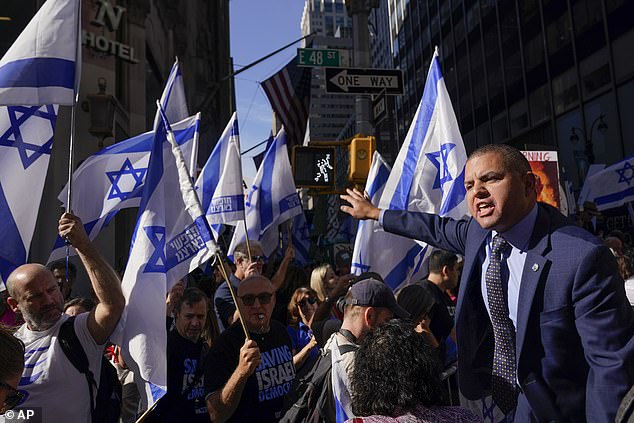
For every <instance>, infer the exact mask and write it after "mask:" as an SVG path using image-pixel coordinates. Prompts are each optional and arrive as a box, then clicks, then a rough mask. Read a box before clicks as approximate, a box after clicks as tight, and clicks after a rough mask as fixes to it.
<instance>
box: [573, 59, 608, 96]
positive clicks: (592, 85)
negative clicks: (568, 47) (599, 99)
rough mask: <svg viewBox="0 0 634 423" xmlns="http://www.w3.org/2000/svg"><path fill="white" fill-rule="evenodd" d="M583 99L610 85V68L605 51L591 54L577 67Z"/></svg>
mask: <svg viewBox="0 0 634 423" xmlns="http://www.w3.org/2000/svg"><path fill="white" fill-rule="evenodd" d="M579 70H580V72H581V88H582V93H583V96H584V98H587V97H589V96H591V95H592V94H594V93H596V92H597V91H598V90H600V89H601V88H603V87H606V86H607V85H608V84H609V83H610V67H609V65H608V52H607V50H606V49H602V50H601V51H599V52H597V53H595V54H593V55H592V56H590V57H588V58H587V59H585V60H583V61H582V62H581V63H580V65H579Z"/></svg>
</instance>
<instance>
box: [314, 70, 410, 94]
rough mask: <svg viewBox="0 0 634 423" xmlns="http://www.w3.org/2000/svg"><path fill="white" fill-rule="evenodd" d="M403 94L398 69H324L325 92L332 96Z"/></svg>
mask: <svg viewBox="0 0 634 423" xmlns="http://www.w3.org/2000/svg"><path fill="white" fill-rule="evenodd" d="M383 90H385V94H387V95H401V94H403V72H402V71H400V70H398V69H357V68H348V69H338V68H326V92H327V93H333V94H336V93H338V94H378V93H380V92H382V91H383Z"/></svg>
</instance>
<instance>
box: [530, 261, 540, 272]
mask: <svg viewBox="0 0 634 423" xmlns="http://www.w3.org/2000/svg"><path fill="white" fill-rule="evenodd" d="M538 269H539V264H537V263H533V267H531V270H532V271H533V272H537V270H538Z"/></svg>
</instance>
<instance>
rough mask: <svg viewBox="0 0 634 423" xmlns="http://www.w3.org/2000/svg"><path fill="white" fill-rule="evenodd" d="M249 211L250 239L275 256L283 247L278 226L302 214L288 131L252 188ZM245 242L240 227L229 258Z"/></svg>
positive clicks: (277, 140) (275, 144) (270, 150)
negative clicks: (290, 154)
mask: <svg viewBox="0 0 634 423" xmlns="http://www.w3.org/2000/svg"><path fill="white" fill-rule="evenodd" d="M245 210H246V211H245V214H246V222H247V229H248V234H249V240H256V241H260V243H262V247H263V249H264V251H263V252H264V254H265V255H267V256H270V255H271V254H273V252H274V251H275V249H276V248H277V247H278V245H279V228H278V226H279V225H280V224H281V223H282V222H284V221H286V220H288V219H291V218H292V217H294V216H297V215H298V214H300V213H302V205H301V203H300V201H299V196H298V195H297V189H296V188H295V181H294V180H293V172H292V170H291V163H290V161H289V160H288V151H287V149H286V132H285V131H284V128H282V129H281V130H280V132H279V133H278V134H277V136H276V137H275V141H274V142H273V144H271V146H270V147H269V148H268V150H267V151H266V155H265V156H264V160H262V164H261V165H260V168H259V169H258V172H257V173H256V175H255V179H254V180H253V185H252V186H251V188H250V189H249V194H248V196H247V200H246V201H245ZM245 239H246V237H245V234H244V225H238V226H237V227H236V230H235V232H234V234H233V238H232V240H231V244H230V245H229V250H228V252H227V255H232V254H233V250H234V249H235V247H236V245H238V244H239V243H240V242H243V241H244V240H245Z"/></svg>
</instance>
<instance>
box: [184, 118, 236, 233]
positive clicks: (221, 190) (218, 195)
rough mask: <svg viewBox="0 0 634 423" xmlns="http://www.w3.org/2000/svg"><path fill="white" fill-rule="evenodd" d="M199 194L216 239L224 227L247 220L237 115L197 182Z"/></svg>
mask: <svg viewBox="0 0 634 423" xmlns="http://www.w3.org/2000/svg"><path fill="white" fill-rule="evenodd" d="M196 192H197V193H198V198H199V199H200V203H201V206H202V208H203V210H204V211H205V215H206V216H207V221H208V222H209V224H210V225H211V228H212V232H213V233H214V237H215V238H216V240H217V239H218V232H219V230H220V224H236V223H237V222H239V221H242V220H243V219H244V191H243V189H242V163H241V161H240V134H239V131H238V117H237V114H236V113H235V112H234V113H233V115H232V116H231V119H230V120H229V123H228V124H227V127H226V128H225V130H224V132H223V133H222V135H221V136H220V139H219V140H218V143H217V144H216V146H215V147H214V150H213V151H212V152H211V155H210V156H209V159H208V160H207V163H205V166H204V167H203V169H202V171H201V172H200V175H199V176H198V180H197V181H196Z"/></svg>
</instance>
